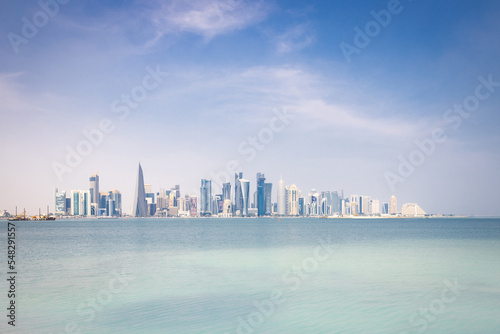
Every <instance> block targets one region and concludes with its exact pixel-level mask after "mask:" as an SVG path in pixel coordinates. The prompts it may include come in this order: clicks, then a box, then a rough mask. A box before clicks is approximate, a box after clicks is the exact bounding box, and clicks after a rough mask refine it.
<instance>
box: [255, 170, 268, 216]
mask: <svg viewBox="0 0 500 334" xmlns="http://www.w3.org/2000/svg"><path fill="white" fill-rule="evenodd" d="M265 181H266V178H265V177H264V174H263V173H257V201H256V206H257V215H258V216H259V217H260V216H264V215H265V214H266V199H265V192H264V183H265Z"/></svg>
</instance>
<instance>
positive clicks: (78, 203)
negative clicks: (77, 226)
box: [71, 190, 90, 216]
mask: <svg viewBox="0 0 500 334" xmlns="http://www.w3.org/2000/svg"><path fill="white" fill-rule="evenodd" d="M71 214H72V215H73V216H90V191H88V190H71Z"/></svg>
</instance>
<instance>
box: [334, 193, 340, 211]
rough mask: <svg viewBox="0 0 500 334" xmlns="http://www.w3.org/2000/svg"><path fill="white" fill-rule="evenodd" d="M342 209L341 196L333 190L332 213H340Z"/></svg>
mask: <svg viewBox="0 0 500 334" xmlns="http://www.w3.org/2000/svg"><path fill="white" fill-rule="evenodd" d="M339 213H341V210H340V198H339V194H338V192H336V191H332V214H339Z"/></svg>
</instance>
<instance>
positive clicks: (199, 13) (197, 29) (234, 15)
mask: <svg viewBox="0 0 500 334" xmlns="http://www.w3.org/2000/svg"><path fill="white" fill-rule="evenodd" d="M268 11H269V6H267V5H265V4H264V2H263V1H244V0H194V1H184V0H173V1H170V2H168V3H161V2H160V3H159V4H158V8H153V9H152V11H151V19H152V21H153V23H154V25H155V27H156V29H157V36H156V37H155V40H158V39H159V38H161V37H162V36H163V35H166V34H169V33H176V32H190V33H194V34H197V35H200V36H203V37H204V38H206V39H207V40H210V39H211V38H213V37H215V36H217V35H220V34H225V33H228V32H231V31H235V30H240V29H243V28H245V27H247V26H250V25H252V24H254V23H256V22H259V21H260V20H262V19H263V18H264V17H265V16H266V15H267V13H268Z"/></svg>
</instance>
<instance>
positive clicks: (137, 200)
mask: <svg viewBox="0 0 500 334" xmlns="http://www.w3.org/2000/svg"><path fill="white" fill-rule="evenodd" d="M147 209H148V206H147V203H146V190H145V189H144V176H143V174H142V167H141V164H140V163H139V173H138V174H137V185H136V187H135V196H134V206H133V208H132V216H134V217H146V216H147V215H148V213H147V211H148V210H147Z"/></svg>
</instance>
